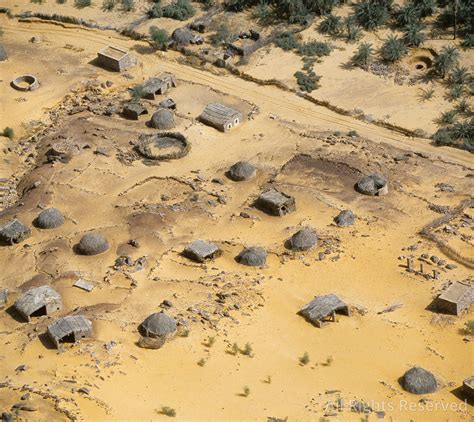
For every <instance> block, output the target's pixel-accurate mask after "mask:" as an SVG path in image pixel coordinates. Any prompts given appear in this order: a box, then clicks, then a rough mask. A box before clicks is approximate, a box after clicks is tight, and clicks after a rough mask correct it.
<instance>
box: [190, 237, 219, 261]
mask: <svg viewBox="0 0 474 422" xmlns="http://www.w3.org/2000/svg"><path fill="white" fill-rule="evenodd" d="M220 254H221V250H220V249H219V247H218V246H217V245H216V244H214V243H212V242H209V241H207V240H195V241H194V242H191V243H190V244H189V245H188V246H186V248H185V249H184V251H183V255H184V256H185V257H187V258H189V259H192V260H194V261H197V262H204V261H209V260H211V259H214V258H216V257H218V256H219V255H220Z"/></svg>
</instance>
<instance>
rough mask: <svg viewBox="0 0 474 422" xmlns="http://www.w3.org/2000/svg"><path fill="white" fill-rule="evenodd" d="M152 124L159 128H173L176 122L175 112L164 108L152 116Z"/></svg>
mask: <svg viewBox="0 0 474 422" xmlns="http://www.w3.org/2000/svg"><path fill="white" fill-rule="evenodd" d="M150 126H151V127H153V128H155V129H159V130H170V129H173V128H174V127H175V126H176V124H175V122H174V114H173V113H172V112H171V111H169V110H168V109H166V108H162V109H160V110H158V111H156V112H155V113H153V116H151V120H150Z"/></svg>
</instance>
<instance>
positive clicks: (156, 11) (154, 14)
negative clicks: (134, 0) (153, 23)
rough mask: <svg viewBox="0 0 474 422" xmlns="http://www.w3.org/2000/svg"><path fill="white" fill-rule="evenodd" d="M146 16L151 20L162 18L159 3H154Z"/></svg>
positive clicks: (161, 9)
mask: <svg viewBox="0 0 474 422" xmlns="http://www.w3.org/2000/svg"><path fill="white" fill-rule="evenodd" d="M148 15H149V16H150V17H151V18H162V17H163V8H162V7H161V3H160V2H156V3H154V4H153V6H152V7H151V9H150V10H149V11H148Z"/></svg>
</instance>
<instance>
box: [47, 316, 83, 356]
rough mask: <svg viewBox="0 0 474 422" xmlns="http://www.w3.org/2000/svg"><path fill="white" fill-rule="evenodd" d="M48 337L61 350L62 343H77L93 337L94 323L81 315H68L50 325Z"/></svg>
mask: <svg viewBox="0 0 474 422" xmlns="http://www.w3.org/2000/svg"><path fill="white" fill-rule="evenodd" d="M48 335H49V338H50V339H51V341H52V342H53V343H54V345H55V346H56V347H57V348H58V349H59V347H60V344H61V343H76V342H77V341H79V340H81V339H83V338H86V337H92V322H91V321H89V320H88V319H87V318H86V317H83V316H81V315H68V316H65V317H64V318H60V319H58V320H57V321H55V322H53V323H52V324H50V325H48Z"/></svg>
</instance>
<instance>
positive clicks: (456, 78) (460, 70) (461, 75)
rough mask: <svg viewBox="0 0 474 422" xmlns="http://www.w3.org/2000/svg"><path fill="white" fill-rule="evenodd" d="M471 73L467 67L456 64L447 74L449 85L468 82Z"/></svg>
mask: <svg viewBox="0 0 474 422" xmlns="http://www.w3.org/2000/svg"><path fill="white" fill-rule="evenodd" d="M470 79H471V74H470V72H469V69H468V68H467V67H459V66H457V67H456V68H455V69H454V70H453V71H452V72H451V73H450V75H449V84H450V85H464V84H467V83H469V81H470Z"/></svg>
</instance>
